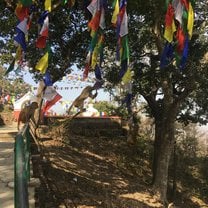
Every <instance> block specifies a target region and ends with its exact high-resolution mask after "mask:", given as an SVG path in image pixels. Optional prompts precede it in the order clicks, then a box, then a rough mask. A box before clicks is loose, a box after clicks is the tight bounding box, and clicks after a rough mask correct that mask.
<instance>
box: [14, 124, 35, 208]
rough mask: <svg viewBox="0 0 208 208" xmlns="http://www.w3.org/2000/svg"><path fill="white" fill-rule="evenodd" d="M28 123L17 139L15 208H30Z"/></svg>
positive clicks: (29, 138) (29, 137)
mask: <svg viewBox="0 0 208 208" xmlns="http://www.w3.org/2000/svg"><path fill="white" fill-rule="evenodd" d="M29 128H30V127H29V124H28V123H27V124H26V125H25V126H24V127H23V128H22V130H21V131H19V132H18V134H17V135H16V137H15V159H14V160H15V161H14V162H15V176H14V177H15V208H29V197H28V182H29V180H30V140H31V134H30V129H29Z"/></svg>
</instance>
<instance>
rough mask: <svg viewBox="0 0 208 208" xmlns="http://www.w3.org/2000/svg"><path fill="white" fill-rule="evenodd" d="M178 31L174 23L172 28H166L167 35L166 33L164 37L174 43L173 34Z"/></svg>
mask: <svg viewBox="0 0 208 208" xmlns="http://www.w3.org/2000/svg"><path fill="white" fill-rule="evenodd" d="M175 31H176V26H175V22H174V21H173V22H172V25H171V27H166V28H165V33H164V37H165V39H166V40H167V41H168V42H170V43H171V42H172V41H173V33H174V32H175Z"/></svg>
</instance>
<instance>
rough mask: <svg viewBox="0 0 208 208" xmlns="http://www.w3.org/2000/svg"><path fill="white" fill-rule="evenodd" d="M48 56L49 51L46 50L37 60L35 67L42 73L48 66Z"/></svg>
mask: <svg viewBox="0 0 208 208" xmlns="http://www.w3.org/2000/svg"><path fill="white" fill-rule="evenodd" d="M48 58H49V53H48V52H46V54H45V55H44V56H43V57H42V58H41V59H40V60H39V61H38V63H37V65H36V66H35V68H36V69H37V70H39V71H40V72H41V73H42V74H44V73H45V72H46V69H47V68H48Z"/></svg>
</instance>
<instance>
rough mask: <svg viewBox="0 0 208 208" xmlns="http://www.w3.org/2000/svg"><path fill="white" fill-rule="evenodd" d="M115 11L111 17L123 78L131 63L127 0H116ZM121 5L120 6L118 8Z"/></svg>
mask: <svg viewBox="0 0 208 208" xmlns="http://www.w3.org/2000/svg"><path fill="white" fill-rule="evenodd" d="M113 6H114V12H113V16H112V19H111V22H112V24H113V25H114V26H115V27H116V35H117V48H116V60H117V61H120V63H121V70H120V72H119V78H120V79H122V77H123V76H124V74H125V73H126V71H127V69H128V64H129V45H128V15H127V11H126V7H127V0H121V1H120V5H119V1H118V0H115V1H114V3H113ZM118 6H119V8H118Z"/></svg>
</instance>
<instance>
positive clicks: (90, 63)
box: [83, 0, 107, 79]
mask: <svg viewBox="0 0 208 208" xmlns="http://www.w3.org/2000/svg"><path fill="white" fill-rule="evenodd" d="M106 5H107V2H106V0H91V3H90V4H89V5H88V6H87V10H88V11H89V12H90V13H91V15H92V18H91V19H90V21H89V22H88V27H89V29H90V36H91V42H90V46H89V51H88V54H87V57H86V65H85V69H84V74H83V78H84V79H86V78H87V76H88V73H89V70H90V69H95V67H96V65H97V64H98V65H99V66H101V64H102V61H103V44H104V34H103V30H104V29H105V27H106V25H105V8H106ZM98 57H99V58H100V59H99V61H98Z"/></svg>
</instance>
